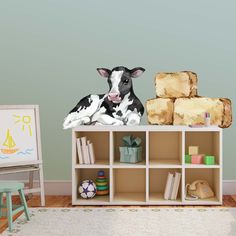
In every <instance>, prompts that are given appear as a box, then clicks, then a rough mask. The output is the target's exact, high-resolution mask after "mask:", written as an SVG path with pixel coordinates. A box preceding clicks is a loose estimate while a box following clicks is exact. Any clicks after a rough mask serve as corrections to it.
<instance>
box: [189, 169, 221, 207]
mask: <svg viewBox="0 0 236 236" xmlns="http://www.w3.org/2000/svg"><path fill="white" fill-rule="evenodd" d="M197 180H204V181H207V182H208V184H209V186H210V187H211V189H212V191H213V192H214V194H215V196H214V197H212V198H207V199H198V200H186V199H185V203H186V204H191V205H194V204H198V205H199V204H203V205H204V204H209V205H210V204H221V202H222V192H221V191H222V190H221V189H222V188H221V186H220V185H221V176H220V169H218V168H208V169H207V168H196V169H193V168H186V169H185V186H186V184H192V183H193V182H194V181H197Z"/></svg>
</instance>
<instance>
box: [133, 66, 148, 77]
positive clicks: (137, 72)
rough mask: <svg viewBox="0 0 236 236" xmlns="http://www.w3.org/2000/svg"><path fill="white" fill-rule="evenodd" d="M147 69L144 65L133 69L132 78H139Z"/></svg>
mask: <svg viewBox="0 0 236 236" xmlns="http://www.w3.org/2000/svg"><path fill="white" fill-rule="evenodd" d="M144 71H145V69H144V68H142V67H135V68H134V69H132V70H131V71H130V72H131V77H132V78H137V77H139V76H140V75H141V74H143V72H144Z"/></svg>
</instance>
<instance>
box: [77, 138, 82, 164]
mask: <svg viewBox="0 0 236 236" xmlns="http://www.w3.org/2000/svg"><path fill="white" fill-rule="evenodd" d="M76 142H77V153H78V158H79V164H84V160H83V154H82V147H81V140H80V138H77V141H76Z"/></svg>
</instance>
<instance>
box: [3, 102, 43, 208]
mask: <svg viewBox="0 0 236 236" xmlns="http://www.w3.org/2000/svg"><path fill="white" fill-rule="evenodd" d="M35 171H38V172H39V187H34V172H35ZM22 172H29V188H27V189H25V190H24V192H25V194H29V195H32V193H36V192H40V197H41V206H45V194H44V178H43V162H42V151H41V136H40V122H39V106H38V105H0V175H5V174H16V173H22ZM0 184H1V182H0Z"/></svg>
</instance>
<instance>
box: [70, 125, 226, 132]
mask: <svg viewBox="0 0 236 236" xmlns="http://www.w3.org/2000/svg"><path fill="white" fill-rule="evenodd" d="M221 130H222V129H221V128H219V127H218V126H207V127H201V128H191V127H189V126H184V125H136V126H127V125H122V126H111V125H103V126H99V125H97V126H96V125H81V126H77V127H75V128H73V129H72V131H73V132H76V131H85V132H86V131H92V132H93V131H94V132H96V131H107V132H109V131H118V132H119V131H123V132H126V131H127V132H129V131H143V132H145V131H221Z"/></svg>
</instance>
